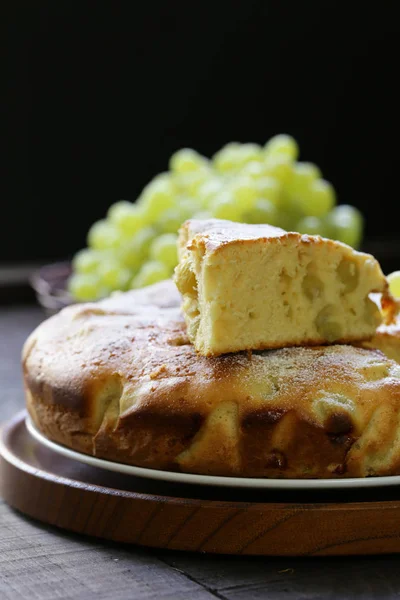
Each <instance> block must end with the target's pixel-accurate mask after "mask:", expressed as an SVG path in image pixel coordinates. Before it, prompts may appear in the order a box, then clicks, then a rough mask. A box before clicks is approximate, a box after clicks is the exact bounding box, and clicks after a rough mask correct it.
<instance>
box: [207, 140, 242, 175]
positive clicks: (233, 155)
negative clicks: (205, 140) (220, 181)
mask: <svg viewBox="0 0 400 600" xmlns="http://www.w3.org/2000/svg"><path fill="white" fill-rule="evenodd" d="M239 154H240V144H239V143H238V142H230V143H229V144H226V146H223V148H221V150H219V151H218V152H216V154H214V156H213V158H212V162H213V166H214V168H215V169H216V170H217V171H218V172H220V173H229V172H230V171H233V170H234V169H236V168H237V166H238V164H239Z"/></svg>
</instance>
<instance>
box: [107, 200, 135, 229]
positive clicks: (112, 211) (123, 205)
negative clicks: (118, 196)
mask: <svg viewBox="0 0 400 600" xmlns="http://www.w3.org/2000/svg"><path fill="white" fill-rule="evenodd" d="M131 206H132V202H128V200H119V201H118V202H115V203H114V204H111V206H110V208H109V209H108V211H107V219H108V220H109V221H110V223H114V221H115V219H117V220H118V216H117V215H118V213H119V211H121V210H122V211H123V210H124V209H129V208H130V207H131ZM114 224H115V223H114Z"/></svg>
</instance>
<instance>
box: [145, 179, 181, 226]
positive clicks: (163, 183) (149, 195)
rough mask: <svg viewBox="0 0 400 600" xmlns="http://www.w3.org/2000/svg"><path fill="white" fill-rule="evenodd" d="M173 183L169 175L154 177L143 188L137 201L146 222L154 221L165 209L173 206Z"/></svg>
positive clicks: (174, 190)
mask: <svg viewBox="0 0 400 600" xmlns="http://www.w3.org/2000/svg"><path fill="white" fill-rule="evenodd" d="M175 192H176V189H175V185H174V183H173V181H172V180H171V178H170V176H169V175H164V174H163V175H162V176H161V177H156V178H154V179H153V180H152V181H151V182H150V183H149V184H148V185H147V186H146V187H145V188H144V190H143V192H142V194H141V196H140V199H139V201H138V206H139V209H141V210H142V215H143V218H144V220H145V221H147V223H154V222H155V221H157V219H158V218H159V217H160V215H161V214H162V213H164V212H165V211H166V210H167V209H169V208H173V207H174V206H175Z"/></svg>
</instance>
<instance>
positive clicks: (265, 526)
mask: <svg viewBox="0 0 400 600" xmlns="http://www.w3.org/2000/svg"><path fill="white" fill-rule="evenodd" d="M25 416H26V413H25V411H22V412H20V413H18V414H17V416H15V417H14V418H13V419H11V420H10V421H9V422H8V423H6V424H5V425H4V426H3V428H2V430H1V431H0V473H1V480H0V492H1V493H2V495H3V497H4V499H5V500H6V501H7V502H8V503H9V504H10V505H11V506H13V507H14V508H17V509H18V510H19V511H21V512H22V513H24V514H26V515H28V516H30V517H34V518H36V519H39V520H40V521H43V522H45V523H49V524H51V525H56V526H57V527H61V528H63V529H68V530H70V531H73V532H75V533H83V534H86V535H90V536H95V537H101V538H106V539H109V540H112V541H117V542H125V543H134V544H140V545H144V546H151V547H156V548H168V549H176V550H188V551H196V552H212V553H219V554H242V555H243V554H251V555H253V554H255V555H268V556H306V555H313V556H325V555H342V554H344V555H346V554H371V553H373V554H382V553H391V552H399V551H400V500H399V491H398V490H397V488H394V489H390V488H389V489H387V488H383V489H381V490H369V491H368V492H366V491H363V492H362V493H361V494H360V492H358V493H355V492H354V491H353V492H351V491H350V490H349V491H347V492H346V498H345V499H343V495H342V497H341V498H340V494H336V498H335V494H334V493H332V492H330V493H325V494H321V493H318V492H317V491H313V492H308V493H304V492H303V493H300V492H299V491H296V492H292V493H290V492H288V491H282V492H280V494H278V493H275V494H274V493H272V492H271V491H269V490H267V491H258V492H249V491H247V490H242V491H241V493H240V494H239V493H238V491H237V490H230V489H224V488H211V487H204V486H193V485H186V486H184V485H181V484H166V483H164V482H161V481H157V482H154V481H149V480H147V479H141V478H137V477H132V476H128V475H121V474H111V473H110V472H108V471H106V470H103V469H97V468H93V467H91V466H88V465H84V464H80V463H79V462H77V461H75V460H72V459H68V458H66V457H62V456H59V455H58V454H56V453H55V452H53V451H52V450H49V449H48V448H44V447H43V446H42V445H41V444H40V443H38V442H37V441H36V440H34V439H33V438H32V437H31V436H30V434H29V432H28V430H27V429H26V426H25ZM155 492H156V493H155ZM338 495H339V500H340V501H337V500H338V498H337V497H338ZM360 496H361V500H360ZM326 497H328V498H329V500H328V501H327V500H326ZM382 498H383V500H382Z"/></svg>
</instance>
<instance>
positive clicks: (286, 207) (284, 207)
mask: <svg viewBox="0 0 400 600" xmlns="http://www.w3.org/2000/svg"><path fill="white" fill-rule="evenodd" d="M303 217H304V213H303V212H302V211H301V210H300V209H299V207H298V206H297V205H296V204H295V203H294V202H293V200H292V199H291V198H290V197H289V196H287V195H286V194H284V193H283V194H282V195H281V204H280V205H279V212H278V220H277V225H278V226H279V227H282V229H286V231H297V223H298V222H299V221H300V220H301V219H302V218H303Z"/></svg>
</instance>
